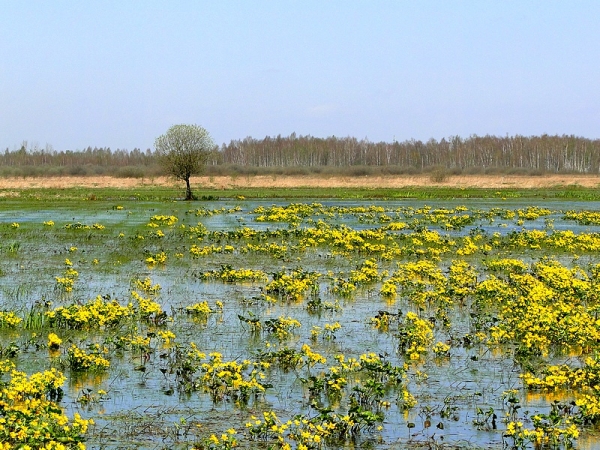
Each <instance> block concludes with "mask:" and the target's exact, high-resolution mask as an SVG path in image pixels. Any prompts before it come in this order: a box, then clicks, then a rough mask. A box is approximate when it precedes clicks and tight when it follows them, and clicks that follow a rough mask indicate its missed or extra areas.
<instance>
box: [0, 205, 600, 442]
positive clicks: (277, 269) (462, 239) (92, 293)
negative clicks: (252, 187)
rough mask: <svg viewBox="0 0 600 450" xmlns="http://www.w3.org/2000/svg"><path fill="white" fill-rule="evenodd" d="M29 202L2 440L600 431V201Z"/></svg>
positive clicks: (4, 271) (15, 270)
mask: <svg viewBox="0 0 600 450" xmlns="http://www.w3.org/2000/svg"><path fill="white" fill-rule="evenodd" d="M12 204H13V203H11V202H5V204H3V208H2V210H0V234H1V237H2V239H1V244H0V255H1V259H0V305H1V306H0V310H1V311H0V373H1V374H2V378H1V383H2V393H1V397H0V408H2V409H1V412H0V441H1V442H7V443H8V444H6V445H8V446H7V447H6V446H5V447H4V448H26V447H23V446H24V445H29V446H30V447H31V448H48V449H50V448H57V449H58V448H80V447H83V446H85V447H87V448H95V449H96V448H97V449H123V448H132V449H133V448H148V449H162V448H182V449H184V448H186V449H187V448H190V449H191V448H195V449H215V450H216V449H230V448H234V447H240V448H264V449H298V450H301V449H351V448H352V449H358V448H366V449H392V448H415V449H416V448H465V449H466V448H469V449H470V448H482V449H496V448H519V449H524V448H531V449H534V448H572V447H574V448H582V449H593V448H598V446H600V442H599V441H598V434H597V431H596V424H597V423H598V421H599V420H600V390H599V384H600V355H599V354H598V349H599V348H598V347H599V342H600V319H599V318H598V313H599V311H600V260H599V258H598V255H599V253H598V252H599V251H600V212H599V211H595V210H594V209H593V206H594V203H591V202H587V203H586V202H581V203H577V202H564V201H545V202H540V201H538V202H536V203H535V204H532V203H524V201H523V200H511V199H508V200H506V199H501V198H498V199H491V200H486V201H481V200H467V201H465V200H462V201H454V202H453V201H445V202H435V201H432V202H428V203H427V205H426V204H424V203H423V202H417V201H393V202H392V201H318V202H316V201H315V202H312V201H305V202H297V203H289V202H283V201H272V200H263V201H255V200H251V201H250V200H245V199H243V198H239V199H236V200H223V201H210V202H208V201H207V202H190V203H186V202H150V201H139V200H131V201H119V202H107V201H81V202H71V203H65V204H64V205H61V206H52V207H48V208H47V209H44V208H43V207H42V208H41V209H40V208H39V207H37V208H35V209H33V208H27V207H23V206H22V205H21V206H19V204H18V201H15V202H14V206H11V205H12ZM61 446H64V447H61Z"/></svg>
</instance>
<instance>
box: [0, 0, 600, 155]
mask: <svg viewBox="0 0 600 450" xmlns="http://www.w3.org/2000/svg"><path fill="white" fill-rule="evenodd" d="M599 17H600V2H598V1H597V0H592V1H584V0H574V1H566V0H565V1H553V0H544V1H533V0H531V1H529V0H515V1H510V0H502V1H500V0H498V1H486V0H473V1H469V0H462V1H461V0H455V1H446V0H439V1H429V0H419V1H414V0H410V1H401V0H396V1H380V0H369V1H366V0H363V1H353V0H344V1H342V0H339V1H334V0H332V1H323V0H318V1H312V0H305V1H293V0H286V1H274V0H269V1H267V0H264V1H263V0H252V1H250V0H246V1H234V0H231V1H229V0H213V1H200V0H198V1H177V0H174V1H168V2H166V1H164V0H163V1H151V0H144V1H134V0H118V1H110V0H103V1H93V0H89V1H87V0H86V1H83V2H82V1H61V0H55V1H52V2H49V1H45V0H44V1H36V0H27V1H20V0H0V149H2V150H4V149H6V148H8V149H9V150H15V149H18V148H19V147H20V146H21V144H22V143H23V141H27V142H28V146H29V147H30V148H31V147H35V146H38V147H41V148H45V147H46V146H51V147H52V148H53V149H55V150H77V149H84V148H87V147H88V146H91V147H95V146H96V147H110V148H112V149H117V148H121V149H129V150H132V149H133V148H140V149H142V150H145V149H147V148H154V141H155V139H156V138H157V137H158V136H159V135H161V134H163V133H165V132H166V131H167V130H168V128H169V127H171V126H172V125H175V124H182V123H185V124H198V125H200V126H203V127H204V128H206V129H207V130H208V131H209V132H210V134H211V135H212V137H213V139H214V141H215V142H216V143H217V144H219V145H221V144H223V143H229V142H230V141H231V140H237V139H244V138H246V137H248V136H251V137H253V138H257V139H262V138H264V137H265V136H277V135H282V136H287V135H289V134H291V133H293V132H295V133H296V134H297V135H311V136H315V137H328V136H338V137H345V136H352V137H356V138H359V139H363V138H366V139H368V140H370V141H374V142H379V141H385V142H392V141H393V140H397V141H405V140H410V139H418V140H423V141H427V140H429V139H431V138H433V139H436V140H440V139H442V138H444V137H446V138H447V137H450V136H461V137H468V136H471V135H473V134H477V135H486V134H490V135H500V136H505V135H515V134H520V135H525V136H531V135H540V134H544V133H547V134H550V135H555V134H557V135H563V134H567V135H571V134H574V135H576V136H582V137H587V138H591V139H597V138H599V137H600V130H599V126H600V57H599V55H600V27H599V26H598V18H599Z"/></svg>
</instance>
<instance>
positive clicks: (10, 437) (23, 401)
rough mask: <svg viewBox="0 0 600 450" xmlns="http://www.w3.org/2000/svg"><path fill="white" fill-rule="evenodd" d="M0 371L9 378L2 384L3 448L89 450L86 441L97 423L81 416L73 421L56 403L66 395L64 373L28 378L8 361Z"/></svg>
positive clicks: (0, 431) (0, 425) (0, 439)
mask: <svg viewBox="0 0 600 450" xmlns="http://www.w3.org/2000/svg"><path fill="white" fill-rule="evenodd" d="M0 371H1V372H2V373H3V374H4V376H6V375H8V379H7V380H2V382H1V383H0V385H1V388H0V405H1V408H2V415H1V417H0V442H1V444H0V448H2V449H13V448H14V449H26V448H29V449H34V448H36V449H46V450H51V449H54V450H62V449H65V450H66V449H67V448H77V449H80V450H83V449H85V445H84V444H83V443H82V441H83V440H84V437H85V434H86V432H87V430H88V427H89V426H90V425H93V423H94V422H93V420H92V419H82V418H81V416H80V415H79V414H78V413H75V415H74V418H73V420H72V421H71V420H70V419H69V417H67V416H66V415H65V414H64V413H63V412H62V409H61V408H60V407H59V406H58V405H57V404H56V403H55V401H56V400H57V399H59V398H60V397H61V396H62V385H63V384H64V382H65V377H64V376H63V374H62V373H60V372H58V371H57V370H56V369H52V370H49V371H45V372H37V373H33V374H32V375H30V376H28V375H27V374H25V373H24V372H19V371H17V370H14V365H13V364H12V363H10V362H8V361H4V362H2V363H0ZM4 376H3V378H4Z"/></svg>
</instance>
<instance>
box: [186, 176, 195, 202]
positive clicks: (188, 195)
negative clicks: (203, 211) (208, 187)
mask: <svg viewBox="0 0 600 450" xmlns="http://www.w3.org/2000/svg"><path fill="white" fill-rule="evenodd" d="M185 199H186V200H193V199H194V196H193V195H192V187H191V186H190V178H189V177H188V178H186V179H185Z"/></svg>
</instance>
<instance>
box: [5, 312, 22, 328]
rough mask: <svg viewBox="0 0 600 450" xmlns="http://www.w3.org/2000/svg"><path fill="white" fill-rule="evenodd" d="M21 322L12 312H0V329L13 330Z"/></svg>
mask: <svg viewBox="0 0 600 450" xmlns="http://www.w3.org/2000/svg"><path fill="white" fill-rule="evenodd" d="M22 321H23V319H21V318H20V317H18V316H17V315H16V314H15V313H14V312H13V311H0V328H14V327H16V326H17V325H19V324H20V323H21V322H22Z"/></svg>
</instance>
